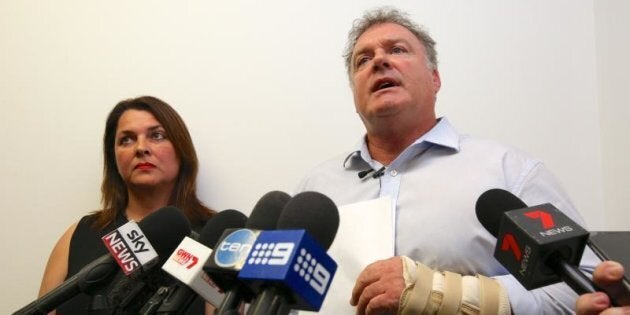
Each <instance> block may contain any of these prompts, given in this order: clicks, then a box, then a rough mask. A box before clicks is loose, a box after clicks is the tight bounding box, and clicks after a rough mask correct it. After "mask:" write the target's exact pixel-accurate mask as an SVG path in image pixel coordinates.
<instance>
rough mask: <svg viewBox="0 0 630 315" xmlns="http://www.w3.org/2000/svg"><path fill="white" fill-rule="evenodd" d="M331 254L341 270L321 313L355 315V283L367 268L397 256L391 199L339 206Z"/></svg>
mask: <svg viewBox="0 0 630 315" xmlns="http://www.w3.org/2000/svg"><path fill="white" fill-rule="evenodd" d="M328 254H329V255H330V257H332V258H333V259H334V260H335V262H336V263H337V265H338V267H337V272H336V273H335V277H334V278H333V282H332V284H331V286H330V289H329V290H328V294H327V295H326V298H325V300H324V304H323V305H322V308H321V309H320V311H319V312H318V313H317V314H331V315H333V314H334V315H339V314H355V313H356V310H355V307H353V306H350V297H351V296H352V288H354V282H355V280H356V279H357V277H358V276H359V274H360V273H361V271H362V270H363V269H364V268H365V267H366V266H367V265H369V264H371V263H373V262H375V261H377V260H381V259H386V258H389V257H392V256H393V255H394V240H393V219H392V202H391V199H390V198H389V197H383V198H379V199H373V200H368V201H362V202H358V203H354V204H349V205H345V206H341V207H339V230H338V231H337V236H336V237H335V241H334V242H333V244H332V246H330V249H329V250H328ZM300 314H315V313H313V312H300Z"/></svg>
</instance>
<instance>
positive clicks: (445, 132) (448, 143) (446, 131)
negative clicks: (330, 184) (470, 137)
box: [343, 117, 460, 169]
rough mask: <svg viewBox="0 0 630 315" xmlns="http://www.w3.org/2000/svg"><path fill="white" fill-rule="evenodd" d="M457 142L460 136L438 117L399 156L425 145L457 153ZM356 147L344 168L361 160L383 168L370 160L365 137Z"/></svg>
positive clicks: (373, 166)
mask: <svg viewBox="0 0 630 315" xmlns="http://www.w3.org/2000/svg"><path fill="white" fill-rule="evenodd" d="M459 140H460V134H459V133H458V132H457V131H456V130H455V128H453V126H452V125H451V124H450V123H449V121H448V119H446V117H440V118H438V122H437V124H435V126H433V128H431V130H429V131H428V132H427V133H425V134H424V135H422V136H420V137H419V138H418V139H416V141H414V142H413V143H412V144H411V145H410V146H409V147H407V148H406V149H405V150H403V153H401V156H402V155H404V154H405V152H407V151H409V150H410V149H414V148H415V149H421V148H424V147H426V146H427V145H437V146H440V147H444V148H447V149H451V150H453V151H455V152H459ZM357 146H358V149H357V150H355V151H352V152H351V153H350V154H348V156H346V158H345V160H344V162H343V166H344V168H345V167H347V166H348V165H353V164H354V163H357V162H359V161H361V160H362V161H363V162H364V163H367V164H368V165H370V167H372V168H373V169H377V168H380V167H382V166H383V165H381V164H380V163H379V162H377V161H374V160H372V157H371V156H370V152H369V151H368V147H367V142H366V141H365V135H364V136H363V137H361V140H360V141H359V143H358V145H357ZM399 157H400V156H399ZM396 160H398V158H396ZM394 162H395V161H394Z"/></svg>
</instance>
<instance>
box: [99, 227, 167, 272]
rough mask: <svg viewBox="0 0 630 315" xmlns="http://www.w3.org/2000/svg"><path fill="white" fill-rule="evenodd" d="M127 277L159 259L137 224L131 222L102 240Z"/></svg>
mask: <svg viewBox="0 0 630 315" xmlns="http://www.w3.org/2000/svg"><path fill="white" fill-rule="evenodd" d="M101 240H102V241H103V243H105V247H107V250H108V251H109V252H110V253H111V254H112V256H113V257H114V258H115V259H116V262H118V265H119V266H120V268H121V269H122V270H123V272H124V273H125V275H129V274H131V273H132V272H134V271H135V270H137V269H139V268H140V267H141V266H143V265H145V264H147V263H149V262H150V261H152V260H154V259H155V258H157V256H158V255H157V252H156V251H155V249H154V248H153V246H151V243H149V240H147V239H146V237H145V236H144V233H142V230H140V227H139V226H138V224H137V223H136V222H133V221H129V222H127V223H125V224H124V225H122V226H120V227H119V228H117V229H116V230H114V231H112V232H110V233H108V234H107V235H105V236H103V237H102V238H101Z"/></svg>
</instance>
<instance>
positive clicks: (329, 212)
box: [276, 191, 339, 249]
mask: <svg viewBox="0 0 630 315" xmlns="http://www.w3.org/2000/svg"><path fill="white" fill-rule="evenodd" d="M276 228H277V229H278V230H290V229H305V230H306V231H307V232H308V233H309V234H310V235H311V236H312V237H313V238H314V239H315V240H316V241H317V242H318V243H319V245H321V246H322V247H323V248H325V249H328V248H329V247H330V245H331V244H332V242H333V240H334V239H335V235H336V234H337V229H338V228H339V211H338V210H337V206H336V205H335V203H334V202H333V201H332V200H331V199H330V198H328V197H327V196H326V195H324V194H321V193H318V192H315V191H304V192H301V193H299V194H297V195H295V196H293V198H291V200H289V202H287V205H286V206H285V207H284V210H283V211H282V214H281V215H280V218H278V224H277V225H276Z"/></svg>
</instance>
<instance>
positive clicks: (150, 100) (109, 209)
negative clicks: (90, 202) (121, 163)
mask: <svg viewBox="0 0 630 315" xmlns="http://www.w3.org/2000/svg"><path fill="white" fill-rule="evenodd" d="M130 109H135V110H141V111H146V112H149V113H151V114H152V115H153V116H154V117H155V119H156V120H157V121H158V122H160V124H161V125H162V126H163V127H164V130H165V131H166V135H167V138H168V139H169V140H170V142H171V143H172V144H173V148H174V149H175V154H176V155H177V157H178V158H179V160H180V166H179V174H178V176H177V183H176V184H175V188H174V189H173V192H172V194H171V196H170V202H169V203H170V205H174V206H176V207H178V208H180V209H182V210H183V212H184V215H186V217H187V218H188V220H189V221H190V222H191V223H192V224H193V225H199V224H202V223H203V222H205V220H207V219H208V218H210V217H211V216H212V214H213V213H215V211H213V210H211V209H209V208H208V207H206V206H205V205H204V204H203V203H202V202H201V201H200V200H199V199H198V198H197V194H196V181H197V170H198V168H199V166H198V164H199V162H198V160H197V153H196V152H195V147H194V146H193V142H192V138H191V137H190V134H189V133H188V129H187V128H186V125H185V124H184V121H183V120H182V118H181V117H180V116H179V114H177V112H176V111H175V110H174V109H173V108H172V107H171V106H170V105H168V104H167V103H166V102H164V101H162V100H160V99H158V98H156V97H152V96H141V97H137V98H130V99H126V100H123V101H121V102H119V103H118V104H116V106H115V107H114V108H113V109H112V111H111V112H110V113H109V115H108V117H107V121H106V123H105V135H104V136H103V157H104V164H103V182H102V184H101V192H102V203H103V209H102V210H100V211H97V212H96V221H95V222H94V223H95V226H96V227H98V228H104V227H105V226H107V225H108V224H109V223H111V222H113V221H114V220H115V219H116V217H117V216H118V215H120V214H123V211H125V208H126V207H127V202H128V201H129V199H128V197H129V196H128V195H127V183H125V181H124V180H123V178H122V177H121V176H120V173H119V172H118V167H117V165H116V153H115V149H114V147H115V141H116V129H117V127H118V120H119V119H120V117H121V116H122V115H123V114H124V113H125V112H126V111H128V110H130Z"/></svg>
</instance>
